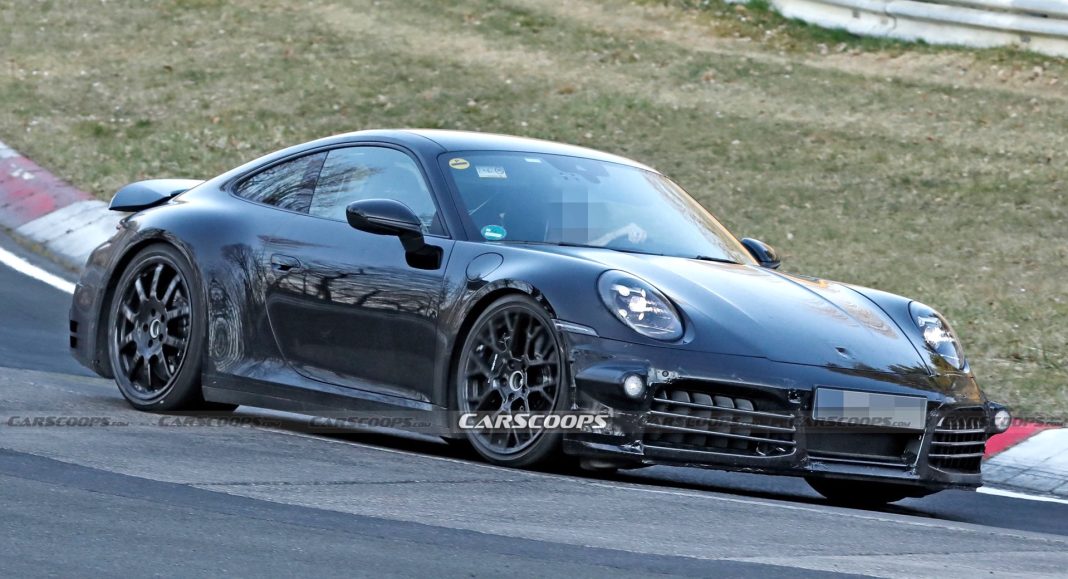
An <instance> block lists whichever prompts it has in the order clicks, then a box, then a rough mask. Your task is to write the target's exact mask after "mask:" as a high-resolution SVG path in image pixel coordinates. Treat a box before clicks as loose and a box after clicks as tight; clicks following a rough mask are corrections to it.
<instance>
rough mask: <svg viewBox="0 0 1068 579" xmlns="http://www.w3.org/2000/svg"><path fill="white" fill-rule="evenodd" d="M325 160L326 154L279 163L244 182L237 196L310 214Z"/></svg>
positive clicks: (237, 191)
mask: <svg viewBox="0 0 1068 579" xmlns="http://www.w3.org/2000/svg"><path fill="white" fill-rule="evenodd" d="M325 160H326V153H325V152H323V153H316V154H314V155H306V156H304V157H298V158H296V159H292V160H289V161H285V162H284V163H279V164H277V165H274V166H272V167H270V168H269V169H266V170H263V171H260V172H259V173H256V174H255V175H253V176H251V177H249V178H248V179H245V180H244V181H242V182H241V183H239V184H238V186H237V187H236V188H235V189H234V193H236V194H237V195H238V196H239V197H244V198H245V199H248V200H249V201H255V202H256V203H263V204H264V205H273V206H275V207H279V208H281V209H288V210H289V211H296V212H299V213H307V212H308V209H309V207H311V200H312V194H313V192H314V191H315V181H316V179H318V178H319V170H320V169H322V167H323V162H324V161H325Z"/></svg>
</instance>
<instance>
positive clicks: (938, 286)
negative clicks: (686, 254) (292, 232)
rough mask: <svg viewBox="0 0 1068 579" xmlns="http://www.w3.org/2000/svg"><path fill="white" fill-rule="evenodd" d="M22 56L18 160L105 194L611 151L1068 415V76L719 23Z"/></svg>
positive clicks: (346, 27) (57, 27)
mask: <svg viewBox="0 0 1068 579" xmlns="http://www.w3.org/2000/svg"><path fill="white" fill-rule="evenodd" d="M0 38H3V39H5V40H4V50H3V59H4V61H3V62H2V63H0V66H2V67H3V68H2V73H0V102H3V103H4V106H3V107H2V110H0V138H2V139H3V140H5V141H7V142H8V143H10V144H11V145H12V146H14V147H16V148H17V149H19V150H21V151H23V152H24V153H25V154H27V155H28V156H30V157H32V158H34V159H35V160H36V161H37V162H39V163H41V164H43V165H44V166H46V167H49V168H50V169H52V170H53V171H54V172H56V173H57V174H59V175H60V176H62V177H64V178H66V179H68V180H70V181H71V182H73V183H74V184H75V185H77V186H79V187H82V188H85V189H87V190H90V191H92V192H94V193H95V194H97V195H100V196H102V197H107V196H109V195H110V194H111V192H113V191H114V190H115V189H116V188H117V187H119V186H121V185H122V184H124V183H127V182H129V181H133V180H136V179H141V178H148V177H158V176H180V177H205V176H211V175H213V174H216V173H218V172H221V171H223V170H225V169H227V168H229V167H232V166H234V165H236V164H238V163H240V162H243V161H245V160H248V159H250V158H252V157H255V156H256V155H259V154H261V153H265V152H268V151H270V150H273V149H276V148H279V147H281V146H284V145H288V144H293V143H296V142H300V141H303V140H306V139H311V138H314V137H319V136H324V135H328V134H333V133H338V132H343V131H348V130H355V129H360V128H372V127H388V126H421V127H443V128H458V129H472V130H483V131H497V132H505V133H513V134H522V135H529V136H534V137H542V138H549V139H558V140H563V141H567V142H572V143H577V144H583V145H588V146H593V147H597V148H601V149H605V150H608V151H612V152H616V153H620V154H624V155H628V156H633V157H636V158H638V159H640V160H642V161H645V162H648V163H650V164H652V165H654V166H656V167H657V168H659V169H661V170H663V171H665V172H666V173H668V174H669V175H671V176H672V177H674V178H675V179H676V180H677V181H679V182H680V183H682V184H683V186H684V187H686V188H687V189H688V190H690V191H691V192H692V193H693V194H694V195H695V196H696V197H697V198H698V199H699V200H701V201H702V202H703V203H704V204H705V205H707V206H708V207H710V208H711V209H712V210H713V211H714V212H715V213H716V214H717V215H719V216H721V217H722V218H723V220H724V221H725V222H726V223H727V224H728V225H729V226H730V227H731V228H732V229H733V230H734V231H735V232H736V233H739V234H743V235H751V236H755V237H760V238H763V239H765V240H767V241H769V242H770V243H772V244H774V245H776V246H778V247H779V248H780V249H781V250H782V251H783V253H784V254H785V256H786V266H785V267H786V268H787V269H790V270H792V271H799V272H806V273H811V274H814V275H821V276H825V277H828V278H831V279H840V280H843V281H848V282H853V283H858V284H861V285H867V286H873V287H878V288H881V289H885V290H888V291H893V292H897V293H902V294H905V295H909V296H914V297H916V298H917V299H920V300H923V301H924V302H926V303H929V304H931V305H934V306H936V307H938V308H940V309H942V310H943V311H944V313H945V314H946V315H947V316H948V317H949V318H950V319H951V320H952V321H953V322H954V323H955V326H956V328H957V330H958V333H960V334H961V336H962V339H963V341H964V343H965V345H966V348H967V350H968V353H969V355H970V358H971V359H972V361H973V366H974V368H975V371H976V374H977V375H978V377H979V380H980V382H981V383H982V384H983V386H984V388H985V389H986V390H987V391H988V393H989V394H990V395H991V396H992V397H994V398H996V399H1000V400H1003V401H1006V402H1008V403H1010V404H1012V405H1014V406H1015V407H1016V408H1017V409H1018V410H1019V411H1022V412H1026V413H1031V414H1035V413H1039V414H1043V415H1048V416H1052V417H1056V418H1064V417H1068V387H1066V382H1068V292H1066V290H1065V282H1066V281H1068V274H1066V273H1065V272H1066V271H1068V227H1066V225H1065V223H1066V217H1068V216H1066V211H1065V206H1066V205H1065V193H1064V191H1065V179H1064V174H1065V166H1066V162H1068V146H1066V142H1065V139H1066V137H1065V135H1068V130H1066V129H1068V91H1066V90H1065V88H1064V79H1065V77H1066V72H1068V69H1066V66H1065V63H1064V62H1063V61H1059V60H1055V59H1047V58H1043V57H1036V56H1034V55H1022V54H1019V53H1015V52H1013V51H980V52H968V51H962V50H956V49H947V48H933V47H926V46H917V47H911V46H908V45H904V44H901V43H894V42H882V41H870V40H860V39H855V38H851V37H848V35H845V36H842V35H841V33H836V32H827V31H819V30H816V29H812V28H810V27H807V26H803V25H800V24H798V23H794V22H790V21H785V20H783V19H781V18H779V17H778V16H777V15H775V14H774V13H770V12H768V11H767V10H762V9H761V6H760V5H756V6H754V7H752V8H751V9H745V10H741V9H737V8H734V7H732V6H728V5H725V4H719V3H718V2H717V3H713V2H706V3H703V6H696V7H694V6H690V7H687V6H685V5H680V4H677V3H663V2H638V3H623V2H609V1H607V0H575V1H573V2H568V3H559V2H554V1H550V0H528V1H525V2H519V1H490V0H471V1H469V2H465V3H463V4H456V5H453V4H444V3H439V2H432V1H429V0H412V1H407V2H374V1H370V0H368V1H360V0H353V1H344V2H343V1H340V0H338V1H330V0H302V1H300V2H297V1H295V0H264V1H252V0H237V1H232V2H224V1H221V0H155V1H142V0H137V1H134V0H113V1H109V2H106V3H68V2H58V1H47V0H46V1H32V2H31V1H29V0H15V1H14V2H8V3H5V4H3V5H2V6H0Z"/></svg>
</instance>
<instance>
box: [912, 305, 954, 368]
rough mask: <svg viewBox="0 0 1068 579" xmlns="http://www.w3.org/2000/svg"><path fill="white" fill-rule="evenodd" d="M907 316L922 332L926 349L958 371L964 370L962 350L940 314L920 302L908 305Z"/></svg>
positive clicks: (951, 329) (947, 323)
mask: <svg viewBox="0 0 1068 579" xmlns="http://www.w3.org/2000/svg"><path fill="white" fill-rule="evenodd" d="M909 314H910V315H912V321H914V322H916V326H917V327H919V328H920V331H921V332H923V341H924V342H926V343H927V347H928V348H930V349H931V351H932V352H934V353H935V354H938V355H939V357H941V358H942V359H943V360H945V361H946V363H947V364H949V365H950V366H953V367H954V368H956V369H958V370H962V369H964V349H963V348H961V345H960V341H958V340H957V336H956V334H954V333H953V328H950V327H949V322H947V321H946V319H945V318H943V317H942V314H940V313H938V312H936V311H934V310H933V309H931V308H930V307H928V306H925V305H923V304H921V303H920V302H912V303H911V304H909Z"/></svg>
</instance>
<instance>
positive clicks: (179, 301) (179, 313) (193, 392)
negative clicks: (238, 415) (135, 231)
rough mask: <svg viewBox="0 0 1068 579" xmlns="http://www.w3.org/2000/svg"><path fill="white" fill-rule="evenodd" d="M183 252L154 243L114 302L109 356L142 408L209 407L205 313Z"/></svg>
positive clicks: (122, 384)
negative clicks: (203, 375)
mask: <svg viewBox="0 0 1068 579" xmlns="http://www.w3.org/2000/svg"><path fill="white" fill-rule="evenodd" d="M189 280H190V275H189V266H188V265H187V263H186V261H185V258H184V257H182V255H181V254H180V253H178V252H177V251H176V250H174V249H173V248H171V247H170V246H165V245H154V246H151V247H149V248H147V249H145V250H143V251H142V252H141V253H139V254H138V255H137V256H136V257H134V259H133V260H132V261H131V262H130V264H129V266H128V267H127V269H126V271H125V273H124V274H123V276H122V278H121V279H120V280H119V284H118V286H117V287H116V288H115V294H114V297H113V300H112V309H111V320H110V324H109V327H108V329H109V336H108V338H109V354H110V357H111V368H112V371H113V372H114V374H115V382H116V383H117V384H118V385H119V390H120V391H121V392H122V394H123V396H125V397H126V400H128V401H129V402H130V404H131V405H133V406H134V407H135V408H138V409H141V410H179V409H191V408H194V407H196V408H203V407H204V404H203V398H202V397H201V393H200V358H201V351H202V350H203V345H204V324H203V321H202V318H203V313H202V311H201V304H200V299H199V297H198V294H197V293H196V292H195V291H192V287H191V286H190V283H189Z"/></svg>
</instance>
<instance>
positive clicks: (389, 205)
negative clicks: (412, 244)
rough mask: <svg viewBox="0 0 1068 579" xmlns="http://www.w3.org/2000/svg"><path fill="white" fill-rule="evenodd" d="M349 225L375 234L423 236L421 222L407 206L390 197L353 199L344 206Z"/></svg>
mask: <svg viewBox="0 0 1068 579" xmlns="http://www.w3.org/2000/svg"><path fill="white" fill-rule="evenodd" d="M345 218H346V219H348V221H349V225H351V226H353V227H354V228H356V229H359V230H360V231H366V232H367V233H374V234H376V235H396V236H398V237H401V236H404V235H418V236H419V237H422V236H423V224H422V223H421V222H420V221H419V218H418V217H416V216H415V213H412V210H411V209H408V206H407V205H405V204H403V203H401V202H400V201H394V200H392V199H364V200H362V201H353V202H352V203H350V204H349V206H348V207H346V208H345Z"/></svg>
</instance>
